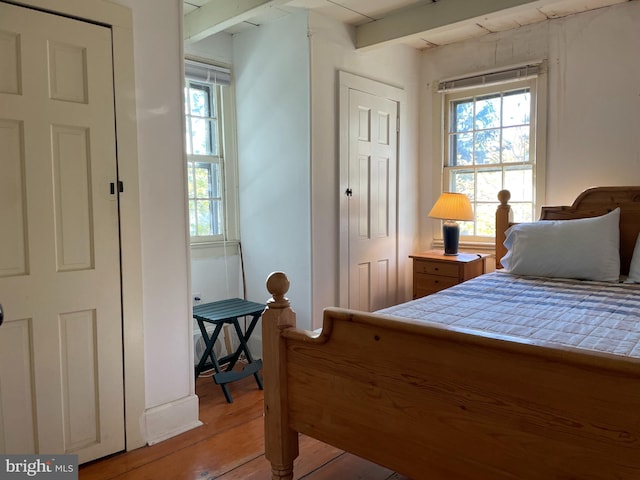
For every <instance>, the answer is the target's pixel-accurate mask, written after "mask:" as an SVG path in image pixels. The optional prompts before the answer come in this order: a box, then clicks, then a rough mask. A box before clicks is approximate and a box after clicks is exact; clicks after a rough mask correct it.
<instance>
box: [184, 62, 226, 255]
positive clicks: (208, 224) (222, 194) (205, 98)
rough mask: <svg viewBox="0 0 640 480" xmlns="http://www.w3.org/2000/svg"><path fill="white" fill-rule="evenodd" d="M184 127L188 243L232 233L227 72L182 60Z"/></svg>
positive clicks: (206, 240)
mask: <svg viewBox="0 0 640 480" xmlns="http://www.w3.org/2000/svg"><path fill="white" fill-rule="evenodd" d="M185 76H186V79H185V92H184V101H185V117H186V118H185V126H186V128H185V131H186V148H187V177H188V197H189V198H188V200H189V232H190V235H191V242H192V243H207V242H216V241H224V240H230V239H236V238H237V226H236V225H237V221H236V217H237V215H236V210H237V208H236V205H237V201H236V199H235V198H234V192H235V188H233V185H234V180H235V148H234V132H235V125H234V122H233V118H234V117H233V106H232V102H233V97H232V92H231V88H230V80H231V75H230V71H229V70H228V69H225V68H221V67H217V66H214V65H209V64H205V63H200V62H195V61H192V60H186V61H185Z"/></svg>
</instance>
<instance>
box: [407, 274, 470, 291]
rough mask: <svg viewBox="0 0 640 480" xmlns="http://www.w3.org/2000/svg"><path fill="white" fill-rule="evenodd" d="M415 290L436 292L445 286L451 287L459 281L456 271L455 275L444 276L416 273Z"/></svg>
mask: <svg viewBox="0 0 640 480" xmlns="http://www.w3.org/2000/svg"><path fill="white" fill-rule="evenodd" d="M414 281H415V288H416V290H422V291H428V292H437V291H439V290H444V289H445V288H449V287H453V286H454V285H457V284H458V283H460V280H458V272H457V271H456V276H455V277H444V276H442V275H428V274H425V273H416V275H415V278H414Z"/></svg>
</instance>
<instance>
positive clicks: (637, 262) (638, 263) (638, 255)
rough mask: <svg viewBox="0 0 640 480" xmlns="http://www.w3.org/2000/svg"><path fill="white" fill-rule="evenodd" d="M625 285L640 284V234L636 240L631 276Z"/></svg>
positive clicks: (630, 269)
mask: <svg viewBox="0 0 640 480" xmlns="http://www.w3.org/2000/svg"><path fill="white" fill-rule="evenodd" d="M625 283H640V234H639V235H638V240H636V246H635V247H634V249H633V256H632V257H631V265H630V266H629V276H628V277H627V279H626V280H625Z"/></svg>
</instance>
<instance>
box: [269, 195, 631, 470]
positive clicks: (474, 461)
mask: <svg viewBox="0 0 640 480" xmlns="http://www.w3.org/2000/svg"><path fill="white" fill-rule="evenodd" d="M500 199H501V203H502V205H501V206H500V207H499V208H498V212H497V214H496V221H497V227H498V228H499V229H500V230H499V233H498V235H497V242H496V243H497V244H498V245H499V247H498V248H497V249H496V250H497V255H498V257H497V258H498V259H500V258H502V255H503V253H504V251H503V248H502V239H504V229H506V227H508V225H510V222H509V207H508V204H507V201H508V192H506V193H503V192H501V195H500ZM616 206H619V207H620V208H621V210H622V214H621V227H620V231H621V259H622V265H623V267H622V270H623V271H628V268H629V261H630V259H631V255H632V252H633V246H634V245H635V238H636V237H637V235H638V232H639V231H640V187H604V188H596V189H591V190H588V191H586V192H584V193H583V194H582V195H580V196H579V197H578V199H577V200H576V201H575V202H574V204H573V205H572V206H570V207H547V208H544V209H543V211H542V217H541V218H544V219H569V218H582V217H589V216H596V215H600V214H603V213H606V212H608V211H610V210H611V209H612V208H615V207H616ZM625 269H626V270H625ZM288 287H289V281H288V279H287V278H286V276H285V275H284V274H283V273H281V272H276V273H274V274H272V275H271V276H270V277H269V279H268V280H267V288H268V290H269V292H270V293H271V294H272V297H273V298H272V299H271V300H270V301H269V302H268V304H267V308H266V309H265V311H264V314H263V320H262V328H263V337H262V339H263V361H264V369H263V373H264V385H265V442H266V457H267V459H268V460H269V461H270V462H271V465H272V475H273V476H272V478H273V479H292V478H293V461H294V459H295V458H296V457H297V455H298V433H302V434H305V435H309V436H311V437H314V438H316V439H319V440H321V441H323V442H326V443H328V444H331V445H334V446H336V447H338V448H340V449H342V450H345V451H348V452H351V453H353V454H355V455H358V456H360V457H363V458H366V459H368V460H371V461H373V462H375V463H378V464H380V465H383V466H385V467H388V468H390V469H392V470H394V471H396V472H399V473H401V474H403V475H406V476H408V477H410V478H413V479H416V480H419V479H429V480H472V479H473V480H479V479H486V480H507V479H509V480H516V479H517V480H552V479H576V480H587V479H588V480H595V479H618V480H620V479H629V480H631V479H633V480H637V479H640V360H639V359H633V358H625V357H618V356H612V355H606V354H597V353H592V352H587V351H584V350H577V349H572V348H568V347H567V348H563V347H558V346H554V345H548V344H540V343H532V342H527V341H517V340H514V339H511V338H504V337H500V336H496V335H489V334H486V335H471V334H468V333H462V332H459V331H456V330H455V329H452V328H447V327H435V326H431V325H425V324H421V323H419V322H415V321H412V320H407V319H400V318H390V317H388V316H382V315H377V314H372V313H363V312H358V311H354V310H347V309H339V308H327V309H326V310H325V312H324V319H323V327H322V332H321V333H320V334H313V333H311V332H307V331H302V330H298V329H296V328H295V325H296V320H295V313H294V312H293V310H292V309H291V307H290V304H289V301H288V300H287V299H286V298H285V294H286V292H287V290H288Z"/></svg>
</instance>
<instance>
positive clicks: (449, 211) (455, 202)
mask: <svg viewBox="0 0 640 480" xmlns="http://www.w3.org/2000/svg"><path fill="white" fill-rule="evenodd" d="M429 216H430V217H431V218H440V219H442V220H460V221H465V220H473V209H472V208H471V202H470V201H469V197H467V196H466V195H465V194H464V193H452V192H445V193H443V194H441V195H440V198H438V201H437V202H436V203H435V205H434V206H433V208H432V209H431V211H430V212H429Z"/></svg>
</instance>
